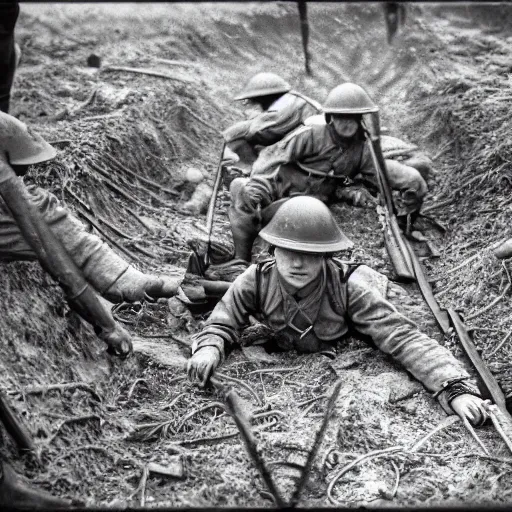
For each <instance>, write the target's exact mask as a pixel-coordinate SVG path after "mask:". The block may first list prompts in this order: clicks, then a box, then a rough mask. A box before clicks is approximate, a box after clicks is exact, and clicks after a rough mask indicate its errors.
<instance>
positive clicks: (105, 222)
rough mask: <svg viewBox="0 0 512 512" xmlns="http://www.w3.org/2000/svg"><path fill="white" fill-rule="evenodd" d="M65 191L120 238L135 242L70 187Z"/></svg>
mask: <svg viewBox="0 0 512 512" xmlns="http://www.w3.org/2000/svg"><path fill="white" fill-rule="evenodd" d="M64 190H65V191H66V192H67V193H68V194H69V195H71V196H72V197H73V198H74V199H75V200H76V201H77V202H78V204H80V205H81V206H82V207H83V208H84V209H85V210H87V211H89V212H91V213H92V214H93V215H94V216H95V217H96V218H97V219H98V220H99V221H101V222H102V223H103V224H105V226H108V227H109V228H110V229H111V230H112V231H113V232H114V233H116V234H117V235H119V236H122V237H123V238H126V239H127V240H133V237H132V236H130V235H128V234H126V233H125V232H124V231H121V230H120V229H119V228H118V227H116V226H114V225H113V224H111V223H110V222H109V221H108V220H106V219H105V218H104V217H102V216H101V215H98V214H97V213H96V212H95V211H94V210H93V208H92V206H89V205H88V204H87V203H86V202H85V201H83V200H82V199H80V198H79V197H78V196H77V195H76V194H75V193H74V192H73V191H72V190H71V189H70V188H69V187H68V186H65V187H64Z"/></svg>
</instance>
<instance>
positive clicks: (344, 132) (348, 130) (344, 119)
mask: <svg viewBox="0 0 512 512" xmlns="http://www.w3.org/2000/svg"><path fill="white" fill-rule="evenodd" d="M331 122H332V125H333V127H334V129H335V130H336V133H337V134H338V135H339V136H340V137H345V138H349V137H353V136H354V135H355V134H356V132H357V128H358V126H359V123H358V121H357V119H356V118H354V117H352V116H342V115H336V114H333V115H332V120H331Z"/></svg>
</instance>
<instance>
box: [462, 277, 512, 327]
mask: <svg viewBox="0 0 512 512" xmlns="http://www.w3.org/2000/svg"><path fill="white" fill-rule="evenodd" d="M511 286H512V285H511V284H510V283H507V286H505V289H504V290H503V293H502V294H501V295H500V296H499V297H496V298H495V299H494V300H493V301H492V302H491V303H490V304H488V305H487V306H485V307H484V308H482V309H479V310H478V311H476V312H475V313H473V314H472V315H469V316H467V317H466V321H467V322H469V321H470V320H473V319H474V318H476V317H477V316H480V315H481V314H483V313H485V312H486V311H489V310H490V309H492V308H493V307H494V306H496V304H498V302H499V301H500V300H501V299H503V297H505V295H507V293H508V292H509V290H510V288H511Z"/></svg>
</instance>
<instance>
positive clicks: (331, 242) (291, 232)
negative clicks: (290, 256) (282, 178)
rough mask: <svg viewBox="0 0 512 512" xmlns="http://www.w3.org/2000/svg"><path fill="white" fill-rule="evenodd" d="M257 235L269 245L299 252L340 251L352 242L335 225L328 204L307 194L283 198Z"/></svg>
mask: <svg viewBox="0 0 512 512" xmlns="http://www.w3.org/2000/svg"><path fill="white" fill-rule="evenodd" d="M260 236H261V238H263V240H265V241H267V242H268V243H269V244H271V245H274V246H276V247H282V248H283V249H289V250H291V251H298V252H310V253H320V254H321V253H328V252H337V251H343V250H345V249H350V248H351V247H352V246H353V245H354V244H353V243H352V242H351V240H349V239H348V238H347V237H346V236H345V235H344V234H343V232H342V231H341V229H340V228H339V227H338V225H337V224H336V221H335V220H334V217H333V216H332V213H331V212H330V210H329V208H328V207H327V206H326V205H325V204H324V203H322V201H320V200H319V199H315V198H314V197H308V196H299V197H292V198H291V199H289V200H288V201H286V202H285V203H284V204H283V205H282V206H281V207H280V208H279V210H277V212H276V214H275V215H274V217H273V218H272V220H271V221H270V222H269V223H268V224H267V225H266V226H265V228H263V229H262V230H261V231H260Z"/></svg>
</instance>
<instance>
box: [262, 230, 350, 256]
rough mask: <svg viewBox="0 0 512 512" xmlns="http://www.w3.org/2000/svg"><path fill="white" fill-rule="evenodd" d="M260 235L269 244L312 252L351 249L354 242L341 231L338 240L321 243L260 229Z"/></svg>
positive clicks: (320, 252)
mask: <svg viewBox="0 0 512 512" xmlns="http://www.w3.org/2000/svg"><path fill="white" fill-rule="evenodd" d="M259 235H260V237H261V238H263V240H265V241H266V242H268V243H269V244H270V245H274V246H275V247H281V248H282V249H288V250H290V251H297V252H308V253H312V254H325V253H329V252H338V251H346V250H347V249H352V247H354V243H353V242H352V240H350V238H348V237H347V236H346V235H344V234H343V233H341V232H340V233H339V240H338V241H336V242H329V243H321V242H303V241H300V240H292V239H289V238H283V237H279V236H275V235H272V234H270V233H266V232H265V231H264V230H262V231H260V233H259Z"/></svg>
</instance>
